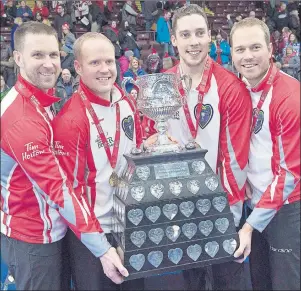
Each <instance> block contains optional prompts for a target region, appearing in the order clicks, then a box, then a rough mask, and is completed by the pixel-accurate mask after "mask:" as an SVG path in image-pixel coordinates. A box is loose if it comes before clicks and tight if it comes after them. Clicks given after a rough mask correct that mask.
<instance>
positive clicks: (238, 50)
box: [230, 18, 300, 290]
mask: <svg viewBox="0 0 301 291" xmlns="http://www.w3.org/2000/svg"><path fill="white" fill-rule="evenodd" d="M230 38H231V44H232V49H231V51H232V59H233V62H234V65H235V67H236V69H237V71H238V72H239V73H240V74H241V75H242V76H243V80H244V82H245V83H246V86H247V89H248V90H249V91H250V94H251V98H252V108H253V123H252V127H251V129H252V130H251V148H250V154H249V165H248V173H247V176H248V187H247V191H246V194H247V197H248V198H249V199H248V201H247V205H248V208H249V210H250V211H249V212H250V215H249V217H248V218H247V221H246V223H245V224H244V225H243V227H242V229H241V230H240V231H239V237H240V246H239V249H238V250H237V251H236V252H235V254H234V256H235V257H239V256H241V255H242V254H243V255H244V258H243V259H241V260H239V262H242V261H243V260H244V259H245V258H246V257H247V256H248V255H250V267H251V277H252V284H253V289H254V290H299V288H300V96H299V94H300V82H298V81H297V80H296V79H294V78H292V77H290V76H288V75H286V74H285V73H283V72H281V71H279V70H278V69H277V67H276V66H275V64H273V63H272V60H271V57H272V52H273V46H272V43H270V35H269V29H268V27H267V26H266V24H265V23H264V22H262V21H261V20H259V19H256V18H246V19H244V20H242V21H241V22H239V23H237V24H236V25H235V26H234V27H233V29H232V31H231V34H230ZM251 243H252V249H251ZM250 252H251V253H250Z"/></svg>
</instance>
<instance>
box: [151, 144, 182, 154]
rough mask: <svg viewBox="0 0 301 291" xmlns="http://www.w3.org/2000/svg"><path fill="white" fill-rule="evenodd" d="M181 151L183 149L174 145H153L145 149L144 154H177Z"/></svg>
mask: <svg viewBox="0 0 301 291" xmlns="http://www.w3.org/2000/svg"><path fill="white" fill-rule="evenodd" d="M181 151H183V148H182V147H181V146H180V145H179V144H176V143H170V144H163V145H159V144H154V145H151V146H148V147H146V149H145V152H146V153H157V154H162V153H168V152H175V153H179V152H181Z"/></svg>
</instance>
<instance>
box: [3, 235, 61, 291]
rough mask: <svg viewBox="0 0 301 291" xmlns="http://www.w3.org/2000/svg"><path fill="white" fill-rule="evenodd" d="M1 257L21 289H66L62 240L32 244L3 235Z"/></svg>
mask: <svg viewBox="0 0 301 291" xmlns="http://www.w3.org/2000/svg"><path fill="white" fill-rule="evenodd" d="M1 257H2V259H3V261H4V262H5V263H6V264H7V266H8V269H9V272H10V273H11V275H12V276H13V277H14V279H15V282H16V289H17V290H64V289H66V285H64V284H63V282H65V281H64V274H63V272H62V271H63V265H62V262H63V258H62V240H60V241H58V242H54V243H51V244H31V243H26V242H22V241H20V240H16V239H13V238H9V237H7V236H5V235H3V234H1Z"/></svg>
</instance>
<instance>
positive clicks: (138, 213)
mask: <svg viewBox="0 0 301 291" xmlns="http://www.w3.org/2000/svg"><path fill="white" fill-rule="evenodd" d="M142 218H143V211H142V210H141V209H131V210H130V211H129V212H128V219H129V221H130V222H131V223H133V224H135V225H136V226H137V225H138V224H139V223H140V222H141V220H142Z"/></svg>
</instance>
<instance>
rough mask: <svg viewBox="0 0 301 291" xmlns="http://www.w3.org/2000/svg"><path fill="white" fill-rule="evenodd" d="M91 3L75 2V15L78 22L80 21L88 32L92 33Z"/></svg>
mask: <svg viewBox="0 0 301 291" xmlns="http://www.w3.org/2000/svg"><path fill="white" fill-rule="evenodd" d="M90 4H91V1H78V0H77V1H73V7H74V15H75V19H76V20H77V21H80V22H81V24H82V25H83V26H85V27H86V28H87V29H88V31H91V23H90V21H89V18H90V16H89V5H90Z"/></svg>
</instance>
